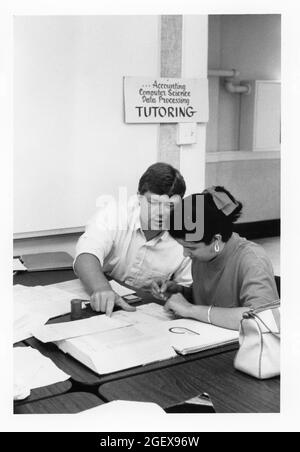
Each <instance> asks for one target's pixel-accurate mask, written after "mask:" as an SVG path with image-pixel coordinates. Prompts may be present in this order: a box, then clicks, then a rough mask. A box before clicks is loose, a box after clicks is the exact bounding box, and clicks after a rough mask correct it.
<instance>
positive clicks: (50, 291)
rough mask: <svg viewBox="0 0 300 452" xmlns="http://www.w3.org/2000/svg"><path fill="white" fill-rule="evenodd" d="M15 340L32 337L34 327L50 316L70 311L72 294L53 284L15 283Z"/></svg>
mask: <svg viewBox="0 0 300 452" xmlns="http://www.w3.org/2000/svg"><path fill="white" fill-rule="evenodd" d="M13 291H14V293H13V295H14V342H17V341H21V340H24V339H27V338H28V337H31V336H32V334H31V331H32V329H33V328H34V327H37V326H39V325H43V324H45V323H46V322H47V321H48V320H49V319H50V318H52V317H57V316H59V315H63V314H67V313H69V312H70V309H71V308H70V301H71V299H72V294H70V293H68V292H66V291H63V290H60V289H56V288H53V287H51V286H35V287H26V286H21V285H15V286H14V289H13Z"/></svg>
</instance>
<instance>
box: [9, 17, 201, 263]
mask: <svg viewBox="0 0 300 452" xmlns="http://www.w3.org/2000/svg"><path fill="white" fill-rule="evenodd" d="M39 19H40V18H32V17H25V18H23V17H22V18H16V22H15V24H17V26H16V25H15V38H16V52H15V54H16V57H15V63H16V64H15V74H16V75H15V77H16V78H15V91H16V96H15V98H16V101H15V102H16V105H17V107H18V108H17V115H16V118H15V122H16V125H17V127H16V130H15V148H16V150H17V151H15V231H22V232H23V231H24V230H29V231H30V230H32V227H33V226H32V225H33V224H35V225H36V224H38V225H39V227H40V229H44V230H42V232H41V233H40V234H39V235H41V236H40V237H39V238H35V239H31V238H24V237H22V238H19V239H18V240H15V241H14V255H19V254H22V253H29V252H37V251H40V250H42V251H47V250H49V251H54V250H55V249H57V250H66V251H67V252H69V253H70V254H72V255H73V254H74V245H75V243H76V240H77V238H78V232H76V233H75V230H74V227H75V229H77V230H79V229H80V227H79V228H76V227H77V226H81V225H82V224H85V222H86V220H87V218H88V217H89V213H90V212H92V211H93V210H94V201H95V197H96V194H98V193H99V192H100V193H101V192H103V190H107V189H110V191H111V189H112V187H114V186H117V185H120V184H122V185H126V184H128V185H129V186H130V188H131V190H132V191H135V189H136V184H137V181H138V178H139V177H140V175H141V172H142V171H143V170H144V169H145V168H146V167H147V166H148V165H149V164H151V163H153V162H154V161H157V159H162V160H164V161H169V163H171V164H174V165H176V166H178V167H179V168H180V169H181V171H182V172H183V174H184V176H185V179H186V182H187V185H188V187H189V191H194V190H199V189H202V188H203V187H204V185H205V180H204V179H205V136H206V125H205V124H199V125H198V126H197V143H196V144H194V145H190V146H181V147H178V146H177V148H178V149H177V148H176V144H174V143H175V141H176V125H174V126H173V127H172V128H170V129H171V130H170V131H167V134H166V135H167V139H166V138H165V137H164V138H163V140H162V137H163V136H164V130H163V129H164V127H163V125H151V124H147V125H142V124H139V125H130V126H128V125H127V126H126V125H124V124H123V92H122V85H121V84H120V77H121V76H123V75H124V74H128V75H146V76H149V75H156V74H157V75H160V74H161V75H162V76H163V75H167V74H163V73H162V72H161V71H162V70H166V71H168V74H170V72H169V71H171V73H172V71H173V69H174V68H176V71H177V72H176V74H173V75H172V76H174V75H177V76H180V75H182V76H183V77H205V76H206V73H207V29H208V18H207V16H205V15H204V16H197V15H193V16H182V17H181V16H167V17H166V16H162V17H159V16H134V17H133V16H122V17H115V16H114V17H109V16H94V17H88V16H87V17H80V16H78V17H76V16H74V17H54V18H53V17H48V18H47V17H46V18H43V21H42V22H39ZM44 19H45V21H44ZM137 36H138V39H137ZM106 43H107V45H106ZM169 43H171V44H172V46H175V47H174V48H175V49H177V50H178V51H177V52H176V55H175V52H172V54H170V52H167V53H166V52H165V50H166V49H167V48H168V46H169ZM195 55H196V56H197V58H195ZM175 56H176V58H175ZM36 71H37V73H36ZM32 76H33V79H32ZM169 76H170V75H169ZM103 78H105V80H106V84H104V83H103ZM103 86H104V87H105V88H104V89H103ZM24 88H25V89H24ZM112 90H113V91H114V92H113V98H112V103H111V104H109V103H108V102H107V101H108V100H111V92H112ZM24 101H25V103H24ZM28 104H29V106H30V114H28ZM66 104H67V106H68V109H67V111H66ZM104 106H106V107H108V108H109V111H108V112H107V111H106V112H105V113H104V114H103V110H104ZM46 107H47V108H46ZM43 108H44V109H43ZM49 108H50V111H49ZM41 112H42V114H43V115H42V116H43V117H40V115H41ZM49 113H50V114H49ZM49 129H50V130H49ZM103 138H104V139H103ZM41 143H43V144H44V146H41ZM28 150H29V151H30V152H31V155H34V159H33V161H31V162H29V161H28V159H27V156H28V154H27V151H28ZM174 150H175V151H176V152H174ZM53 152H55V153H56V156H59V157H60V160H59V165H54V164H53V163H52V157H53ZM69 161H71V162H72V165H73V166H71V167H70V170H69V178H66V177H65V172H64V168H66V165H67V164H68V162H69ZM35 163H37V164H38V165H42V166H43V169H44V171H43V172H42V173H38V172H37V167H36V166H35ZM38 165H37V166H38ZM74 165H75V168H77V170H78V171H79V172H82V174H83V175H84V176H85V179H84V180H83V178H82V177H78V178H77V179H75V178H74V175H73V172H74V171H73V170H74ZM28 170H29V173H30V171H31V173H30V175H31V177H28ZM95 170H96V171H97V173H95ZM78 171H77V173H78ZM91 171H92V172H94V174H97V176H96V177H94V178H91V177H90V176H91V174H90V172H91ZM26 173H27V177H26V179H24V174H26ZM60 175H61V178H60V177H59V176H60ZM57 178H58V179H57ZM72 178H73V179H72ZM74 179H75V180H74ZM57 180H58V186H56V185H55V181H57ZM53 183H54V188H55V189H56V190H57V191H56V196H54V195H53V192H51V184H53ZM70 183H71V184H72V183H73V188H74V184H75V192H74V193H73V195H74V196H73V203H71V204H70V203H67V199H68V198H69V197H70V195H71V194H72V193H71V192H70ZM37 185H38V186H39V187H41V190H40V191H36V190H34V187H35V186H37ZM82 188H84V190H85V196H84V197H83V196H82V193H81V190H82ZM45 194H46V199H45V196H44V195H45ZM47 196H49V197H50V198H48V199H47ZM58 202H59V203H62V204H64V211H63V210H61V213H62V214H63V215H62V217H61V220H62V219H63V218H70V224H65V223H64V222H63V221H62V222H61V226H62V228H64V227H68V226H71V227H72V229H73V233H72V234H69V235H65V234H59V233H60V232H65V231H64V230H62V231H59V230H57V229H55V223H56V224H57V216H56V215H57V207H58V206H57V204H58ZM44 203H46V205H47V206H48V209H49V216H48V220H49V221H47V222H45V221H44V220H43V219H40V218H39V212H41V207H43V206H44ZM58 210H59V209H58ZM21 213H22V214H21ZM58 214H59V212H58ZM32 215H33V216H34V218H31V216H32ZM74 215H75V216H74ZM76 215H77V217H76ZM76 218H77V220H76ZM58 219H59V218H58ZM74 219H75V220H76V221H75V222H74ZM39 221H40V223H39ZM71 223H72V224H71ZM24 225H25V229H24ZM53 228H54V230H53ZM45 229H47V230H45ZM53 233H55V234H59V235H56V236H54V235H53V236H51V235H52V234H53Z"/></svg>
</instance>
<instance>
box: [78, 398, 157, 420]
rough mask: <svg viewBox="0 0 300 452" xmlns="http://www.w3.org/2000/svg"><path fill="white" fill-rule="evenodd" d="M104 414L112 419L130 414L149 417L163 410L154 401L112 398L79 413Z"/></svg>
mask: <svg viewBox="0 0 300 452" xmlns="http://www.w3.org/2000/svg"><path fill="white" fill-rule="evenodd" d="M98 413H99V414H100V415H102V416H103V415H105V417H106V416H112V419H113V417H114V416H116V415H118V416H122V415H124V416H127V417H128V416H132V415H135V414H136V415H139V416H142V417H143V418H144V417H149V418H150V419H151V418H152V416H161V415H165V414H166V413H165V411H164V410H163V409H162V408H161V407H160V406H159V405H157V404H156V403H152V402H133V401H128V400H114V401H112V402H108V403H105V404H103V405H99V406H96V407H94V408H90V409H88V410H84V411H81V412H80V413H77V414H81V415H85V416H86V415H97V414H98Z"/></svg>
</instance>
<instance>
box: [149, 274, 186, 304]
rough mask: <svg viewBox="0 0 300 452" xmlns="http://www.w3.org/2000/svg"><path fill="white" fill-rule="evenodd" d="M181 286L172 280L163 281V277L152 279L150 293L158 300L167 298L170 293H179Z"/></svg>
mask: <svg viewBox="0 0 300 452" xmlns="http://www.w3.org/2000/svg"><path fill="white" fill-rule="evenodd" d="M180 291H181V286H180V285H179V284H177V283H176V282H174V281H165V280H163V279H157V280H155V281H152V284H151V293H152V295H153V296H154V297H155V298H158V299H159V300H167V299H168V298H169V297H170V296H171V295H173V294H175V293H179V292H180Z"/></svg>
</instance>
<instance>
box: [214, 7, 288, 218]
mask: <svg viewBox="0 0 300 452" xmlns="http://www.w3.org/2000/svg"><path fill="white" fill-rule="evenodd" d="M280 22H281V20H280V15H227V16H226V15H223V16H209V45H208V67H209V68H210V69H232V68H234V69H237V70H238V71H240V79H241V80H252V79H271V80H274V79H276V80H277V79H279V80H280V78H281V74H280V72H281V71H280V68H281V56H280V51H281V45H280V35H281V28H280ZM209 84H210V122H209V124H208V127H207V146H206V150H207V164H206V185H207V186H208V185H212V184H219V185H225V186H227V187H231V189H232V191H233V194H236V196H237V197H239V198H241V200H243V201H244V204H245V211H244V212H245V213H244V216H243V217H242V218H241V219H240V221H258V220H269V219H276V218H280V160H279V159H278V158H277V159H266V160H264V159H262V160H256V161H255V160H246V161H243V160H239V161H232V162H214V163H213V162H210V160H209V153H211V152H220V151H236V152H238V151H239V115H240V95H233V94H229V93H227V92H226V91H225V89H224V88H223V86H222V83H221V82H220V79H219V78H217V77H211V78H209ZM258 157H261V156H258ZM221 160H222V159H221Z"/></svg>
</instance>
